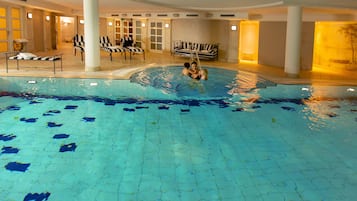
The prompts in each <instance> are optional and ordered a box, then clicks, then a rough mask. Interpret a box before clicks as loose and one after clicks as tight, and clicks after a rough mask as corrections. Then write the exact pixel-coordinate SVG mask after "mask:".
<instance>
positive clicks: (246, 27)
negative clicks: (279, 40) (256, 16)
mask: <svg viewBox="0 0 357 201" xmlns="http://www.w3.org/2000/svg"><path fill="white" fill-rule="evenodd" d="M239 30H240V33H239V61H240V62H252V63H257V62H258V47H259V22H258V21H241V22H240V29H239Z"/></svg>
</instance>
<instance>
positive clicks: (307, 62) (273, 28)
mask: <svg viewBox="0 0 357 201" xmlns="http://www.w3.org/2000/svg"><path fill="white" fill-rule="evenodd" d="M314 24H315V23H314V22H304V23H303V24H302V34H301V52H300V54H301V55H300V58H301V59H300V62H301V68H302V69H304V70H311V68H312V60H313V46H314V29H315V25H314ZM285 43H286V22H260V31H259V54H258V63H259V64H263V65H268V66H276V67H281V68H284V65H285Z"/></svg>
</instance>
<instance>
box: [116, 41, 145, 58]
mask: <svg viewBox="0 0 357 201" xmlns="http://www.w3.org/2000/svg"><path fill="white" fill-rule="evenodd" d="M120 41H121V43H122V44H123V46H124V48H125V49H126V51H127V52H129V53H130V60H131V55H134V54H142V55H143V57H144V60H145V51H144V49H142V48H140V47H135V43H134V41H133V40H132V39H131V37H128V38H126V40H125V38H122V39H121V40H120Z"/></svg>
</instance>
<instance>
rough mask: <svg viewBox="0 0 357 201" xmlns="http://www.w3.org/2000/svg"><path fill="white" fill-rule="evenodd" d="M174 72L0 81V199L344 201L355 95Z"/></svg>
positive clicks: (352, 185)
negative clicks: (109, 77) (200, 78)
mask: <svg viewBox="0 0 357 201" xmlns="http://www.w3.org/2000/svg"><path fill="white" fill-rule="evenodd" d="M180 70H181V68H178V67H163V68H155V69H148V70H146V71H144V72H139V73H137V74H135V75H133V76H132V78H131V79H130V80H102V79H60V78H15V77H2V78H1V79H0V95H1V96H0V148H1V150H0V153H1V154H0V176H1V180H0V197H1V199H0V200H5V201H18V200H27V201H29V200H31V201H32V200H36V201H38V200H40V201H42V200H50V201H63V200H76V201H104V200H105V201H107V200H110V201H112V200H113V201H119V200H120V201H121V200H123V201H127V200H128V201H130V200H135V201H136V200H143V201H216V200H220V201H237V200H239V201H241V200H242V201H276V200H286V201H315V200H318V201H320V200H324V201H336V200H340V201H350V200H354V199H355V197H356V196H357V192H356V191H355V189H356V188H357V156H356V154H355V150H356V148H357V140H356V135H357V129H356V128H357V127H356V124H357V92H356V91H354V89H355V88H356V87H352V86H351V87H349V86H311V85H279V84H278V85H277V84H274V83H272V82H269V81H266V80H264V79H262V78H260V77H258V76H256V75H254V74H250V73H246V72H236V71H230V70H223V69H215V68H208V71H209V80H208V81H200V82H197V81H193V80H190V79H189V78H187V77H183V76H180V75H179V74H180Z"/></svg>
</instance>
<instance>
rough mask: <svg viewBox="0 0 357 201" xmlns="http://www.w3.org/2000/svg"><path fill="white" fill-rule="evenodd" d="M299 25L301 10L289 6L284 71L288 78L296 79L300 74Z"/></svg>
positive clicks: (298, 7) (297, 7)
mask: <svg viewBox="0 0 357 201" xmlns="http://www.w3.org/2000/svg"><path fill="white" fill-rule="evenodd" d="M301 24H302V8H301V7H300V6H289V7H288V18H287V32H286V46H285V68H284V71H285V73H286V74H287V75H288V76H290V77H297V76H298V75H299V72H300V47H301V26H302V25H301Z"/></svg>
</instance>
